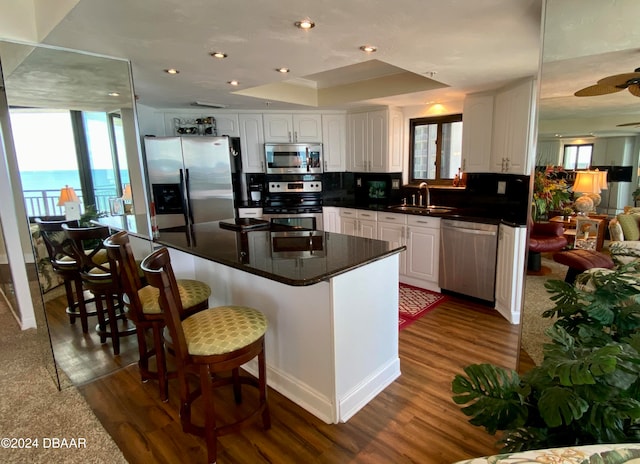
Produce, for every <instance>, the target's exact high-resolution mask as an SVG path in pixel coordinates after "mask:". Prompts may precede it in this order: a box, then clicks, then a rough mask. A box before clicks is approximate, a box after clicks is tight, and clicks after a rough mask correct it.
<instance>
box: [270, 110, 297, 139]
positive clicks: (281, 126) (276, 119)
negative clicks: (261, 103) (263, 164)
mask: <svg viewBox="0 0 640 464" xmlns="http://www.w3.org/2000/svg"><path fill="white" fill-rule="evenodd" d="M263 119H264V140H265V142H274V143H291V142H293V119H292V118H291V114H284V113H269V114H267V113H265V114H264V115H263Z"/></svg>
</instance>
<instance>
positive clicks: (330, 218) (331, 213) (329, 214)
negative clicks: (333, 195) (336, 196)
mask: <svg viewBox="0 0 640 464" xmlns="http://www.w3.org/2000/svg"><path fill="white" fill-rule="evenodd" d="M339 210H340V208H334V207H332V206H325V207H323V208H322V229H323V230H324V231H326V232H337V233H340V211H339Z"/></svg>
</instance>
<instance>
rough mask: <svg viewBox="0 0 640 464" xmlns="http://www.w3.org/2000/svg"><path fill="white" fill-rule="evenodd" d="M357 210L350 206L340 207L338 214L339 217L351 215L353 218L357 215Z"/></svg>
mask: <svg viewBox="0 0 640 464" xmlns="http://www.w3.org/2000/svg"><path fill="white" fill-rule="evenodd" d="M357 214H358V211H357V210H355V209H351V208H341V209H340V216H341V217H352V218H355V217H357Z"/></svg>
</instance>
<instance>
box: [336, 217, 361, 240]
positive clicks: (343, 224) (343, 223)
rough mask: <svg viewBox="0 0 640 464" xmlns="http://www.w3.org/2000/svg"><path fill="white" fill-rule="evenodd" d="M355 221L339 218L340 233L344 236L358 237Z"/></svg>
mask: <svg viewBox="0 0 640 464" xmlns="http://www.w3.org/2000/svg"><path fill="white" fill-rule="evenodd" d="M357 221H358V220H357V219H356V218H355V217H344V216H341V217H340V233H342V234H346V235H356V236H357V235H358V228H357V227H356V226H357Z"/></svg>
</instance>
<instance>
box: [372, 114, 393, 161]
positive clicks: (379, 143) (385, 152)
mask: <svg viewBox="0 0 640 464" xmlns="http://www.w3.org/2000/svg"><path fill="white" fill-rule="evenodd" d="M367 128H368V131H369V134H368V149H367V163H368V169H367V170H368V171H371V172H386V171H387V157H388V156H389V117H388V112H387V110H379V111H371V112H369V114H368V121H367Z"/></svg>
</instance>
